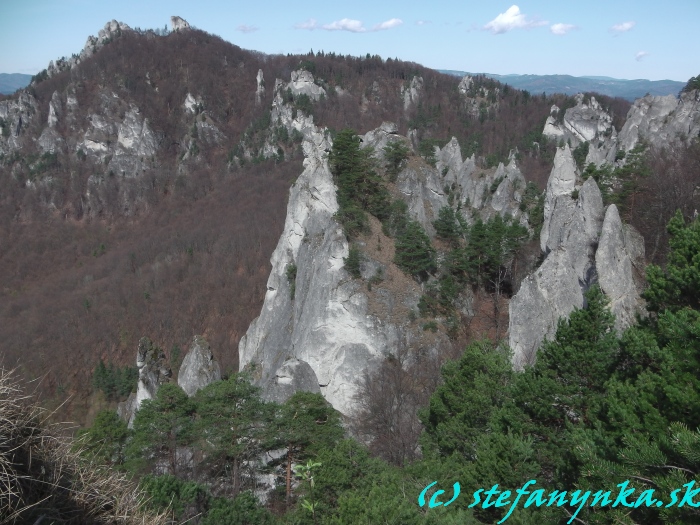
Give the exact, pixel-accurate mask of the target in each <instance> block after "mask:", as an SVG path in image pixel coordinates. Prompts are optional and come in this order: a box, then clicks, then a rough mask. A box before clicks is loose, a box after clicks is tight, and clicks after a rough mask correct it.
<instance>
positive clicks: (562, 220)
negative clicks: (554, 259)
mask: <svg viewBox="0 0 700 525" xmlns="http://www.w3.org/2000/svg"><path fill="white" fill-rule="evenodd" d="M575 186H576V163H575V162H574V157H573V155H572V154H571V150H570V149H569V145H568V144H567V145H566V146H564V147H563V148H559V149H557V153H556V155H555V156H554V167H553V168H552V172H551V174H550V175H549V180H548V181H547V192H546V193H545V198H544V223H543V224H542V231H541V233H540V248H541V249H542V251H543V252H548V251H551V250H552V248H554V247H556V245H558V244H559V239H560V238H561V236H562V232H561V228H562V226H564V225H565V224H566V223H568V221H569V220H570V217H571V214H572V213H573V210H574V207H575V206H574V203H573V201H572V200H571V197H570V196H571V192H573V191H574V187H575ZM560 197H566V198H565V199H561V198H560ZM555 211H556V213H555ZM550 230H552V231H550Z"/></svg>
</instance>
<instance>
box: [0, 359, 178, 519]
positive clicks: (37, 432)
mask: <svg viewBox="0 0 700 525" xmlns="http://www.w3.org/2000/svg"><path fill="white" fill-rule="evenodd" d="M46 420H47V414H46V412H45V411H44V410H43V409H41V408H40V407H39V406H38V405H37V404H36V403H35V402H34V401H33V400H32V399H31V396H28V395H26V394H25V393H24V392H23V390H22V388H21V387H20V385H19V384H18V383H17V381H16V380H15V379H14V378H13V374H12V372H10V371H8V370H5V369H3V368H0V524H5V523H7V524H20V523H29V524H36V525H38V524H41V523H43V524H50V523H61V524H86V523H109V524H120V525H136V524H146V523H148V524H149V525H161V524H162V525H165V524H166V523H170V520H169V518H168V516H167V515H166V514H154V513H151V512H147V511H145V510H143V503H144V501H145V499H146V498H145V496H144V495H143V494H142V493H141V492H140V491H139V490H138V489H137V487H136V484H135V483H133V482H131V481H130V480H128V479H127V478H126V477H125V476H124V475H123V474H120V473H117V472H114V471H112V470H110V469H109V468H107V467H104V466H98V465H95V464H92V463H90V462H88V461H86V460H85V459H83V458H82V457H81V456H80V452H79V450H77V448H76V446H75V444H74V442H73V441H72V440H71V439H70V438H67V437H64V436H63V432H61V428H60V427H59V426H56V425H49V424H47V422H46Z"/></svg>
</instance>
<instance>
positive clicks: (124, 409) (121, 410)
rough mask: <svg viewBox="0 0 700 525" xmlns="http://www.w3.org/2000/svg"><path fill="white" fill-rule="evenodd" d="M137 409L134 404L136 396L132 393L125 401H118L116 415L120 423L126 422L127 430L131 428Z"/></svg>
mask: <svg viewBox="0 0 700 525" xmlns="http://www.w3.org/2000/svg"><path fill="white" fill-rule="evenodd" d="M138 409H139V407H138V405H137V404H136V394H135V393H134V392H132V393H131V394H129V397H128V398H127V399H126V401H120V402H119V404H118V405H117V415H118V416H119V418H120V419H121V420H122V421H126V422H127V423H128V425H129V428H131V427H133V422H134V417H135V416H136V411H137V410H138Z"/></svg>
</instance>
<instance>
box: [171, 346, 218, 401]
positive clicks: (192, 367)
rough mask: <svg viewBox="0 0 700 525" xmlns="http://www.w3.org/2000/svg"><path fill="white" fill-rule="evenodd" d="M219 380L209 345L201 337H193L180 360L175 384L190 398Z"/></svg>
mask: <svg viewBox="0 0 700 525" xmlns="http://www.w3.org/2000/svg"><path fill="white" fill-rule="evenodd" d="M220 380H221V369H220V367H219V363H217V362H216V361H215V360H214V355H213V354H212V352H211V347H210V346H209V343H208V342H207V340H206V339H204V337H202V336H201V335H195V336H194V338H193V339H192V343H191V344H190V348H189V350H188V351H187V354H186V355H185V358H184V359H183V360H182V365H181V366H180V372H179V373H178V375H177V384H178V385H180V388H182V389H183V390H184V391H185V393H186V394H187V395H188V396H190V397H191V396H193V395H194V394H195V393H196V392H197V390H199V389H200V388H204V387H205V386H207V385H209V384H211V383H213V382H214V381H220Z"/></svg>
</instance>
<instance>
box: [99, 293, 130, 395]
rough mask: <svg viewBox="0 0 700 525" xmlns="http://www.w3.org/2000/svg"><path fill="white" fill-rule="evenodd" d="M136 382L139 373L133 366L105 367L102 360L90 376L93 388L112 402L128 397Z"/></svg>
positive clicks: (110, 365) (110, 364) (112, 365)
mask: <svg viewBox="0 0 700 525" xmlns="http://www.w3.org/2000/svg"><path fill="white" fill-rule="evenodd" d="M86 301H87V300H86ZM86 308H89V307H88V306H86ZM138 380H139V371H138V369H137V368H136V367H135V366H125V367H118V366H115V365H114V364H113V363H109V365H105V363H104V361H102V359H100V361H99V363H97V367H95V371H94V372H93V375H92V385H93V387H94V388H95V389H96V390H102V392H104V395H105V396H106V397H107V399H110V400H113V401H119V400H121V399H124V398H126V397H128V396H129V394H130V393H131V392H136V383H137V382H138Z"/></svg>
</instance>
